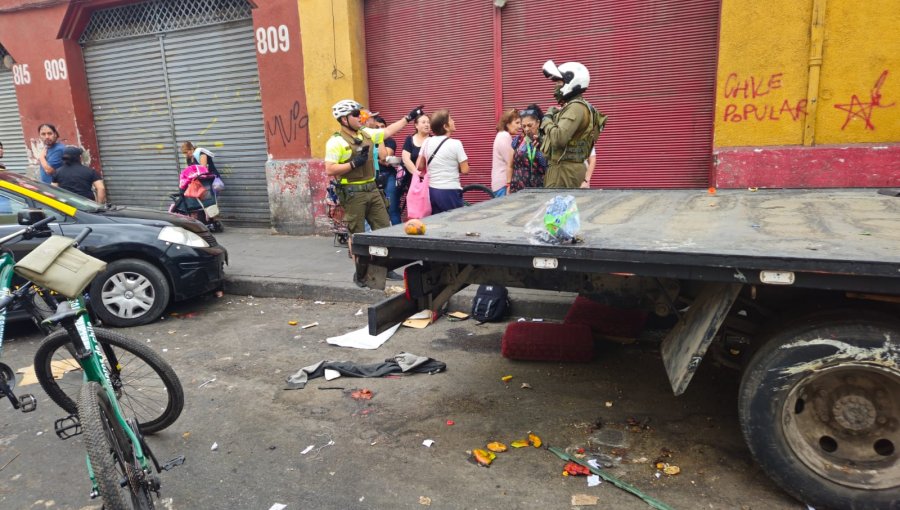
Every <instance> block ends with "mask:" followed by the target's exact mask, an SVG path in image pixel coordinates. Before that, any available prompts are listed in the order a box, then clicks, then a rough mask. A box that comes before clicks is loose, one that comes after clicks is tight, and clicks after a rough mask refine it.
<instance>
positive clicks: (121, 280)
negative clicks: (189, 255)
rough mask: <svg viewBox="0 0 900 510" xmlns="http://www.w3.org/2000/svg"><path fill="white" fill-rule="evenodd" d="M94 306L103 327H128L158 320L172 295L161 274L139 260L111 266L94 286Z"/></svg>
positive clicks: (92, 299)
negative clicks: (105, 325)
mask: <svg viewBox="0 0 900 510" xmlns="http://www.w3.org/2000/svg"><path fill="white" fill-rule="evenodd" d="M90 294H91V306H92V307H93V309H94V313H96V315H97V317H98V318H100V320H101V321H103V323H104V324H107V325H110V326H116V327H129V326H139V325H141V324H147V323H148V322H151V321H154V320H156V318H157V317H159V316H160V315H161V314H162V313H163V310H165V308H166V305H168V304H169V297H170V296H171V291H170V289H169V282H168V281H167V280H166V277H165V275H163V273H162V271H160V270H159V269H157V268H156V266H154V265H153V264H150V263H149V262H146V261H143V260H139V259H122V260H117V261H115V262H112V263H110V264H109V265H108V266H106V270H105V271H103V272H102V273H100V274H99V275H97V277H96V278H94V281H93V282H92V283H91V290H90Z"/></svg>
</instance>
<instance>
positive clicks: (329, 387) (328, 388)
mask: <svg viewBox="0 0 900 510" xmlns="http://www.w3.org/2000/svg"><path fill="white" fill-rule="evenodd" d="M319 389H320V390H343V389H345V388H344V387H343V386H319Z"/></svg>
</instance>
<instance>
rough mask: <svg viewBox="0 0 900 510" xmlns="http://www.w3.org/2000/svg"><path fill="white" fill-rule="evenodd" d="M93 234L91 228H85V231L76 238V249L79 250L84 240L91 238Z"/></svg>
mask: <svg viewBox="0 0 900 510" xmlns="http://www.w3.org/2000/svg"><path fill="white" fill-rule="evenodd" d="M91 232H93V229H91V227H84V230H82V231H81V233H80V234H78V235H77V236H76V237H75V247H76V248H77V247H79V246H81V242H82V241H84V238H85V237H87V236H89V235H90V234H91Z"/></svg>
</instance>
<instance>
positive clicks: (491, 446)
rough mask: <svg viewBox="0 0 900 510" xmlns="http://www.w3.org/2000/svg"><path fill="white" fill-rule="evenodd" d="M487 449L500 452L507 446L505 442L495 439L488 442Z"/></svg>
mask: <svg viewBox="0 0 900 510" xmlns="http://www.w3.org/2000/svg"><path fill="white" fill-rule="evenodd" d="M487 449H488V450H490V451H492V452H497V453H500V452H505V451H506V449H507V448H506V445H505V444H503V443H501V442H499V441H493V442H491V443H488V444H487Z"/></svg>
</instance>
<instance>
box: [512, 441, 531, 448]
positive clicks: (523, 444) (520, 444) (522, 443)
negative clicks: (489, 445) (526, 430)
mask: <svg viewBox="0 0 900 510" xmlns="http://www.w3.org/2000/svg"><path fill="white" fill-rule="evenodd" d="M509 445H510V446H512V447H513V448H525V447H526V446H528V440H527V439H517V440H515V441H513V442H512V443H509Z"/></svg>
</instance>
